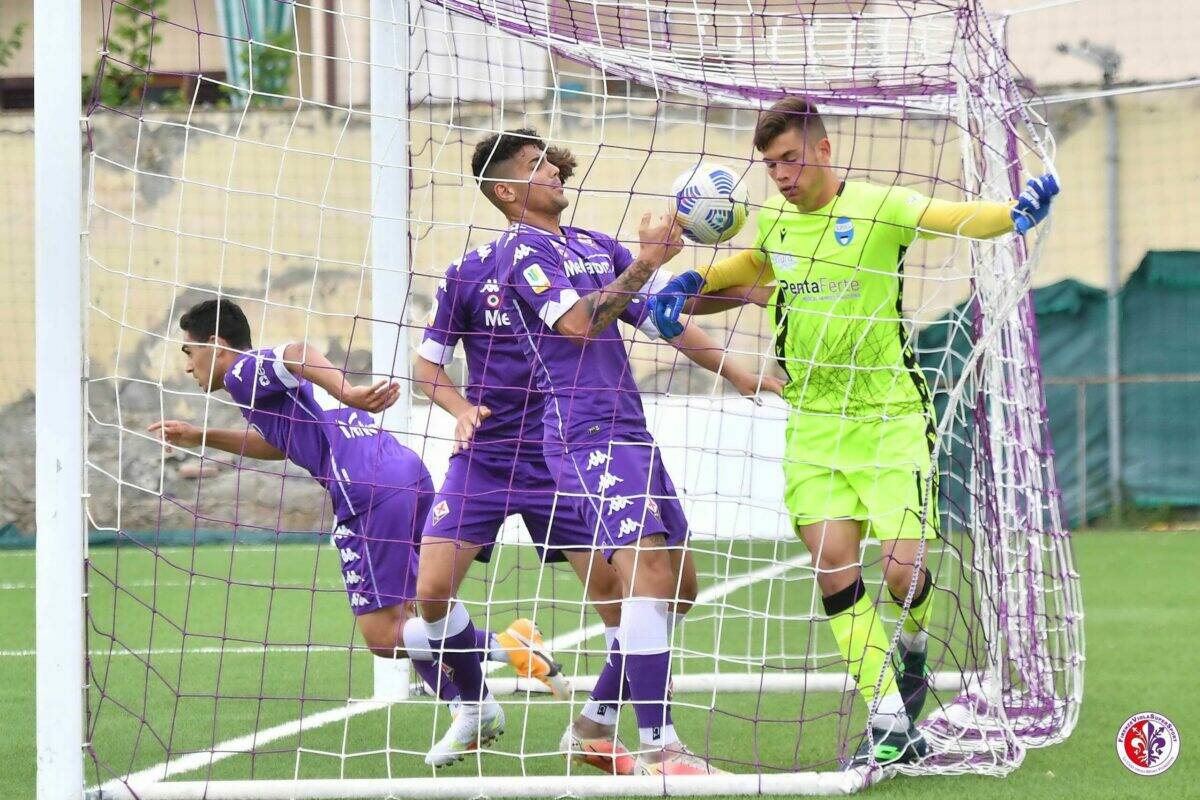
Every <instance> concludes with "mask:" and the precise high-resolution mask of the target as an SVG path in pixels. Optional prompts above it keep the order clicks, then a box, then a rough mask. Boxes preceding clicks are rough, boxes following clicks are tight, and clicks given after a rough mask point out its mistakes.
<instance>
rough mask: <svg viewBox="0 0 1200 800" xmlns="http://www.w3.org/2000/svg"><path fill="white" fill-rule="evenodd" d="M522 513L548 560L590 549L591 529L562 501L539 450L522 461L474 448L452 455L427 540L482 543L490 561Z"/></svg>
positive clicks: (429, 522) (508, 454) (482, 558)
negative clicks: (509, 522)
mask: <svg viewBox="0 0 1200 800" xmlns="http://www.w3.org/2000/svg"><path fill="white" fill-rule="evenodd" d="M513 514H520V515H521V518H522V519H523V520H524V521H525V527H526V528H528V529H529V535H530V537H531V538H532V539H533V544H534V546H536V547H537V549H538V553H539V554H540V555H541V557H542V559H543V560H545V561H564V560H565V559H566V555H565V552H566V551H568V550H591V549H592V541H593V540H594V538H595V537H594V536H593V534H592V528H590V527H589V526H588V525H587V523H586V522H585V521H584V519H582V518H581V517H580V516H579V513H578V511H577V510H576V509H575V507H574V504H572V503H569V502H562V500H561V499H559V498H558V495H557V494H556V493H555V490H554V479H553V477H552V476H551V474H550V471H549V469H548V468H547V467H546V462H545V461H544V460H543V458H542V455H541V453H540V452H538V451H534V452H532V453H528V454H522V455H521V456H520V457H518V456H517V455H516V454H514V453H513V452H512V451H511V450H510V451H507V452H503V453H498V452H488V451H486V450H483V449H472V450H467V451H466V452H462V453H457V454H455V455H453V456H451V457H450V468H449V469H448V470H447V471H446V479H445V480H444V481H443V482H442V488H441V490H440V491H439V492H438V494H437V497H436V498H435V499H434V501H433V503H432V508H431V509H430V512H429V518H428V519H427V520H426V522H425V529H424V531H423V532H422V536H433V537H438V538H441V539H456V540H458V541H459V542H461V543H464V544H470V545H482V546H483V549H482V550H481V551H480V553H479V555H478V556H477V557H476V558H477V560H479V561H487V560H489V559H490V558H491V557H492V546H493V545H494V544H495V543H496V536H497V535H498V534H499V533H500V526H501V525H502V524H504V520H505V519H507V518H508V517H509V516H511V515H513Z"/></svg>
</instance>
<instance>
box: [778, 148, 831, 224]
mask: <svg viewBox="0 0 1200 800" xmlns="http://www.w3.org/2000/svg"><path fill="white" fill-rule="evenodd" d="M814 138H815V137H814ZM830 154H831V147H830V144H829V139H827V138H825V137H821V139H819V140H817V141H815V142H812V141H807V140H806V137H805V135H804V132H803V131H800V130H797V129H795V128H789V129H787V130H785V131H783V132H782V133H780V134H779V135H778V136H776V137H775V138H774V139H772V140H771V141H770V142H769V143H768V144H767V146H766V147H764V148H763V151H762V158H763V161H764V162H765V163H766V165H767V174H768V175H770V176H771V180H772V181H774V182H775V188H777V189H778V190H779V193H780V194H781V195H783V196H784V197H786V198H787V199H788V201H789V202H790V203H792V204H794V205H796V206H799V207H800V208H801V209H803V210H805V211H809V210H812V209H811V208H810V206H811V204H812V203H813V202H815V201H816V200H817V198H820V197H821V196H822V193H823V191H824V189H825V185H826V181H827V180H829V178H830V169H829V161H830Z"/></svg>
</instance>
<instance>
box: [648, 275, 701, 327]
mask: <svg viewBox="0 0 1200 800" xmlns="http://www.w3.org/2000/svg"><path fill="white" fill-rule="evenodd" d="M703 286H704V278H702V277H700V273H699V272H696V271H695V270H689V271H687V272H685V273H683V274H682V275H676V276H675V277H674V278H671V280H670V281H668V282H667V285H666V286H664V287H663V288H662V291H661V292H659V293H658V294H656V295H654V296H653V297H651V298H650V299H649V300H647V301H646V305H647V307H648V308H649V311H650V318H651V319H653V320H654V327H656V328H658V332H659V333H661V334H662V335H663V338H664V339H674V338H675V337H676V336H678V335H679V334H681V333H683V325H681V324H680V322H679V315H680V314H681V313H683V305H684V303H686V302H687V299H688V297H689V296H691V295H696V294H699V293H700V289H701V288H702V287H703Z"/></svg>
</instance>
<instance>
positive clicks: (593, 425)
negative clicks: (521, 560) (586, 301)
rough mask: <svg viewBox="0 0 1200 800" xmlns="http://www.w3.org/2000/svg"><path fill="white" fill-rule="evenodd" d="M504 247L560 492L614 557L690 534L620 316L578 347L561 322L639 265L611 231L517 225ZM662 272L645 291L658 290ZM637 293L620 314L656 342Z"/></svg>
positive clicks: (665, 276) (500, 253) (503, 262)
mask: <svg viewBox="0 0 1200 800" xmlns="http://www.w3.org/2000/svg"><path fill="white" fill-rule="evenodd" d="M500 242H501V243H500V246H499V247H498V248H497V259H498V260H499V262H500V267H499V269H500V270H501V272H502V274H503V275H504V276H505V281H504V283H505V285H507V286H509V287H511V289H512V292H513V297H512V299H511V307H512V310H513V323H514V327H515V328H516V330H517V331H518V332H520V333H521V334H523V339H522V344H523V346H524V349H525V353H526V356H527V357H528V359H529V361H530V362H531V363H532V364H533V365H534V371H535V373H536V374H537V376H538V388H539V389H540V390H541V392H542V394H543V396H544V406H545V414H544V417H543V420H544V426H543V427H544V431H545V443H544V447H543V449H544V452H545V454H546V462H547V464H548V465H549V467H550V471H551V473H552V474H553V475H554V477H555V482H556V485H557V488H558V490H559V492H560V493H561V494H562V495H563V496H564V497H569V498H573V499H574V501H575V506H576V508H577V509H578V511H579V513H580V514H581V516H583V517H584V519H585V520H586V521H587V523H588V526H589V527H590V528H591V530H592V531H593V532H594V536H595V538H594V542H595V544H596V545H597V546H598V547H600V548H601V550H602V552H603V553H604V555H605V556H606V557H607V558H611V557H612V553H613V551H614V550H616V549H617V548H620V547H626V546H629V545H631V544H633V543H635V542H637V541H638V540H639V539H641V538H642V537H643V536H650V535H655V534H661V535H663V536H664V537H665V538H666V540H667V543H668V544H669V545H672V546H678V545H681V544H683V543H684V542H685V541H686V539H687V518H686V516H685V515H684V513H683V508H682V506H681V504H680V503H679V499H678V497H677V495H676V492H675V487H674V485H673V484H672V483H671V478H670V476H669V475H668V474H667V471H666V468H665V467H664V466H663V464H662V458H661V454H660V453H659V450H658V447H657V445H655V443H654V439H653V438H652V437H651V436H650V433H649V431H648V430H647V427H646V417H645V414H644V412H643V410H642V401H641V396H640V394H639V392H638V387H637V384H636V382H635V381H634V379H633V372H632V370H631V369H630V366H629V352H628V350H627V349H626V343H625V341H624V339H623V338H622V336H621V332H620V330H619V329H618V327H617V324H616V323H615V322H614V323H613V324H612V325H610V326H609V327H608V328H607V329H605V330H604V331H601V332H600V334H599V335H598V336H595V337H592V338H591V339H589V340H588V341H587V343H586V344H585V345H584V346H580V345H578V344H576V343H575V342H573V341H571V340H570V339H568V338H567V337H566V336H563V335H562V334H560V333H558V332H557V331H556V330H555V329H554V325H555V323H556V322H558V320H559V319H560V318H561V317H562V315H563V314H565V313H566V312H567V311H568V310H570V308H571V307H572V306H573V305H574V304H575V303H577V302H578V301H579V299H580V297H581V296H583V295H586V294H590V293H592V292H594V291H597V290H598V289H601V288H602V287H604V286H606V285H608V284H609V283H611V282H612V281H613V280H614V279H615V278H616V277H617V276H619V275H620V274H621V273H622V272H624V271H625V269H626V268H627V267H629V265H630V264H632V263H633V260H634V259H633V256H632V255H631V254H630V253H629V251H628V250H627V249H626V248H625V247H624V246H622V245H621V244H620V243H618V242H617V241H616V240H614V239H613V238H612V237H609V236H606V235H604V234H601V233H595V232H591V231H585V230H581V229H579V228H573V227H564V228H563V235H562V236H555V235H554V234H552V233H549V232H547V231H543V230H540V229H538V228H533V227H531V226H528V225H521V224H515V225H513V227H512V228H510V230H509V233H508V235H506V236H505V237H503V238H502V239H501V240H500ZM668 280H670V274H669V273H667V272H666V271H665V270H659V271H658V272H657V273H656V274H655V275H654V276H652V277H651V279H650V280H649V281H647V283H646V285H645V286H643V287H642V288H641V290H640V294H651V293H654V292H657V291H659V290H660V289H661V288H662V286H663V285H665V284H666V282H667V281H668ZM645 316H646V315H645V304H644V303H643V302H642V301H641V297H635V298H634V299H633V300H632V301H631V302H630V305H629V307H627V308H626V310H625V312H623V313H622V315H621V319H622V320H624V321H626V322H628V323H630V324H632V325H635V326H638V327H639V328H640V329H642V330H643V331H645V332H646V333H647V334H648V335H650V336H651V337H652V338H657V331H656V330H655V329H654V327H653V323H652V322H651V321H650V320H648V319H645V318H644V317H645Z"/></svg>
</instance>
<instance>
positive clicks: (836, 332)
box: [649, 97, 1058, 767]
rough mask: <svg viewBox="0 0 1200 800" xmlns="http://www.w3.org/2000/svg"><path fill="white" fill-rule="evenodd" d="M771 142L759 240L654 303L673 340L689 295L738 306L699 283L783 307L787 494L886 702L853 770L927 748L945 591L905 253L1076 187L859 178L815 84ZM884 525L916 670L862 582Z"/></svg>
mask: <svg viewBox="0 0 1200 800" xmlns="http://www.w3.org/2000/svg"><path fill="white" fill-rule="evenodd" d="M754 147H755V149H757V150H758V151H759V152H760V153H761V154H762V158H763V161H764V162H765V163H766V165H767V171H768V173H769V175H770V177H771V179H772V180H773V181H774V182H775V186H776V187H777V188H778V190H779V195H778V196H776V197H773V198H772V199H771V200H769V201H767V202H766V204H765V205H764V206H763V208H762V209H761V210H760V211H759V213H758V217H757V226H758V234H757V238H756V240H755V244H754V247H753V248H752V249H750V250H745V251H743V252H741V253H739V254H738V255H736V256H733V257H732V258H728V259H725V260H723V261H720V262H717V263H716V264H714V265H712V267H710V268H709V269H708V270H707V271H706V272H705V273H704V274H701V273H700V272H697V271H690V272H685V273H683V274H681V275H679V276H676V277H675V278H673V279H672V280H671V281H670V282H669V283H668V284H667V285H666V286H665V287H664V288H663V290H662V291H661V292H659V293H658V294H657V295H655V296H654V297H653V298H651V301H650V303H649V305H650V307H651V312H652V315H653V318H654V320H655V324H656V325H657V326H658V328H659V330H660V331H661V332H662V333H663V335H664V336H666V337H668V338H670V337H672V336H675V335H678V333H679V328H680V327H681V326H680V323H679V321H678V320H679V314H680V313H681V312H682V311H684V310H685V306H689V308H687V309H686V310H688V311H690V312H692V313H705V312H710V311H715V310H718V309H720V308H723V307H724V305H723V304H721V303H716V302H713V301H701V300H689V298H690V297H691V296H695V295H717V296H720V297H723V298H726V299H729V298H736V299H738V300H740V301H742V302H758V303H760V304H764V305H769V306H770V307H771V309H772V311H773V315H774V320H775V324H776V328H775V351H776V353H777V355H778V358H779V362H780V364H781V365H782V367H783V368H784V370H785V372H786V373H787V378H788V384H787V386H786V388H785V389H784V398H785V399H786V400H787V401H788V404H789V405H790V406H791V407H792V409H793V410H792V413H791V415H790V417H789V419H788V425H787V452H786V456H785V458H784V473H785V503H786V505H787V508H788V512H789V514H790V515H791V518H792V523H793V525H794V527H795V530H796V532H797V534H798V535H799V536H800V537H801V538H802V539H803V540H804V543H805V545H806V546H807V547H808V549H809V550H810V551H811V552H812V553H813V555H814V562H815V564H816V568H817V585H818V587H819V588H820V591H821V595H822V598H823V604H824V608H825V614H826V616H828V617H829V622H830V625H831V627H832V628H833V633H834V637H835V638H836V640H837V644H838V648H839V650H840V652H841V655H842V657H843V658H844V659H845V660H846V663H847V665H848V666H849V669H850V671H851V674H852V675H853V677H854V680H855V683H856V684H857V686H858V690H859V693H860V694H861V695H862V696H863V698H864V700H865V701H866V702H867V705H868V707H869V708H870V709H871V719H870V736H869V737H864V740H863V743H862V745H861V746H860V747H859V748H858V751H857V753H856V754H855V756H854V758H853V759H852V760H851V761H850V763H849V765H848V766H849V767H857V766H863V765H866V764H869V763H871V762H872V760H873V761H874V762H875V763H878V764H888V763H905V762H912V761H916V760H918V759H919V758H921V757H922V756H924V755H925V754H926V751H927V746H926V743H925V741H924V738H923V737H922V735H921V733H920V731H919V730H918V729H917V727H916V725H915V722H916V720H917V718H918V715H919V714H920V712H921V708H922V706H923V705H924V702H925V695H926V692H927V688H928V687H927V683H926V678H925V675H926V666H925V665H926V652H927V638H928V637H927V633H926V625H927V622H928V620H929V618H930V611H931V608H932V605H933V591H932V589H933V583H932V579H931V576H930V574H929V571H928V569H926V567H925V566H924V564H925V561H926V545H925V541H926V540H928V539H933V538H935V537H936V536H937V525H938V514H937V472H936V469H935V465H934V464H933V461H932V449H933V446H934V442H935V437H936V434H935V425H934V412H933V406H932V403H931V400H930V393H929V388H928V386H927V385H926V383H925V379H924V377H923V376H922V374H921V370H920V368H919V367H918V365H917V361H916V357H915V355H914V353H913V349H912V345H911V342H910V340H909V336H908V334H907V332H906V329H905V327H904V323H903V319H902V308H903V304H902V299H901V290H902V279H903V270H904V254H905V250H906V249H907V248H908V247H909V246H910V245H911V244H912V243H913V241H914V240H915V239H916V237H917V236H918V235H921V236H937V235H945V236H966V237H971V238H991V237H995V236H1000V235H1003V234H1006V233H1009V232H1012V231H1016V232H1017V233H1025V232H1026V231H1027V230H1029V229H1030V228H1031V227H1033V226H1034V225H1036V224H1037V223H1038V222H1040V221H1041V220H1043V219H1044V218H1045V217H1046V215H1047V214H1048V213H1049V210H1050V201H1051V199H1052V198H1053V197H1054V195H1056V194H1057V193H1058V185H1057V183H1056V181H1055V178H1054V177H1053V176H1052V175H1045V176H1042V177H1040V178H1037V179H1034V180H1030V181H1029V184H1028V189H1027V190H1026V191H1024V192H1022V194H1021V196H1020V197H1019V198H1017V200H1016V201H1015V203H1011V204H1005V203H989V202H962V203H954V202H948V201H944V200H935V199H931V198H928V197H925V196H923V195H921V194H918V193H917V192H915V191H912V190H911V189H907V188H903V187H899V186H877V185H874V184H871V183H866V182H862V181H843V180H841V178H840V177H839V176H838V174H837V173H836V172H835V169H834V167H833V166H831V163H830V156H831V146H830V142H829V138H828V136H827V134H826V131H825V126H824V124H823V122H822V120H821V117H820V115H819V113H818V112H817V109H816V107H815V105H813V104H812V103H811V102H810V101H808V100H806V99H804V98H800V97H790V98H787V99H785V100H782V101H780V102H778V103H776V104H775V105H774V106H772V107H771V108H770V109H769V110H768V111H766V112H764V113H763V114H762V115H761V116H760V118H759V120H758V124H757V126H756V128H755V131H754ZM772 283H773V284H774V286H773V287H770V284H772ZM866 535H872V536H874V537H876V538H877V539H879V541H880V542H881V545H882V553H883V569H884V576H885V579H886V581H887V585H888V589H889V591H890V593H891V595H892V598H893V599H894V600H895V601H896V602H897V603H900V604H901V605H904V604H905V603H906V602H907V604H908V614H907V616H906V617H905V619H904V623H903V629H902V631H901V634H900V643H899V648H898V651H899V656H900V661H901V664H902V669H901V670H900V672H899V674H898V675H896V674H895V673H894V672H893V670H892V669H891V668H890V666H889V665H888V651H889V649H890V645H891V640H890V637H889V636H888V634H887V632H886V631H885V630H884V627H883V625H882V623H881V622H880V620H879V617H878V616H877V614H876V609H875V604H874V603H873V602H872V599H871V597H870V596H869V595H868V593H867V589H866V587H865V586H864V584H863V580H862V575H861V562H860V551H859V543H860V540H861V539H862V537H864V536H866Z"/></svg>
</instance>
